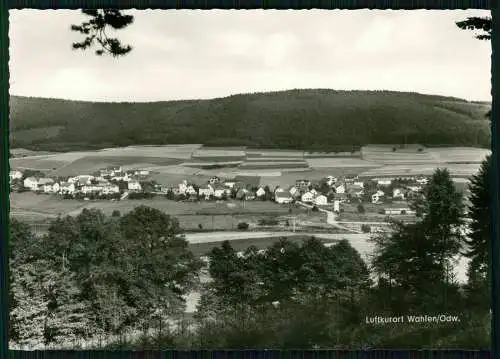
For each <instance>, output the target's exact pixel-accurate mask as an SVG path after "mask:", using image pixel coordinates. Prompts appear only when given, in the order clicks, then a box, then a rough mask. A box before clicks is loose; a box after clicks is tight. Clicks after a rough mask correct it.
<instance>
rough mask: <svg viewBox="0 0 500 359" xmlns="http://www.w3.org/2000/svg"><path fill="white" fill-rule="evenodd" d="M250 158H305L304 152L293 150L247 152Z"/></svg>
mask: <svg viewBox="0 0 500 359" xmlns="http://www.w3.org/2000/svg"><path fill="white" fill-rule="evenodd" d="M245 152H246V154H247V156H248V157H297V158H302V157H304V152H303V151H293V150H254V149H252V150H246V151H245Z"/></svg>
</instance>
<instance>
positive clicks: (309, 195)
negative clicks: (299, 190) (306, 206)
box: [301, 192, 314, 203]
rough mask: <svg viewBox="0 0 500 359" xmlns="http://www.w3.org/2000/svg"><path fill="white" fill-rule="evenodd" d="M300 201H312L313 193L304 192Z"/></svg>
mask: <svg viewBox="0 0 500 359" xmlns="http://www.w3.org/2000/svg"><path fill="white" fill-rule="evenodd" d="M301 200H302V202H305V203H312V202H313V201H314V195H313V194H312V193H311V192H306V193H304V194H303V195H302V197H301Z"/></svg>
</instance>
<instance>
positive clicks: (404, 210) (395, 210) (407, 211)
mask: <svg viewBox="0 0 500 359" xmlns="http://www.w3.org/2000/svg"><path fill="white" fill-rule="evenodd" d="M384 214H388V215H390V214H395V215H405V214H415V211H412V210H411V209H410V208H385V209H384Z"/></svg>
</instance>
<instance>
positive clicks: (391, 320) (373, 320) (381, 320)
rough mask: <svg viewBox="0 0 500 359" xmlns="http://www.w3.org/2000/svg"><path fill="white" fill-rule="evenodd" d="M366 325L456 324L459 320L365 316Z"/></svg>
mask: <svg viewBox="0 0 500 359" xmlns="http://www.w3.org/2000/svg"><path fill="white" fill-rule="evenodd" d="M365 322H366V324H398V323H416V324H418V323H458V322H460V318H459V317H458V316H457V315H446V314H440V315H399V316H394V317H387V316H371V317H369V316H366V317H365Z"/></svg>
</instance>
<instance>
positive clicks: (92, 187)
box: [81, 184, 102, 194]
mask: <svg viewBox="0 0 500 359" xmlns="http://www.w3.org/2000/svg"><path fill="white" fill-rule="evenodd" d="M81 191H82V193H84V194H87V193H95V192H101V191H102V187H101V186H98V185H92V184H90V185H85V186H82V188H81Z"/></svg>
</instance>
